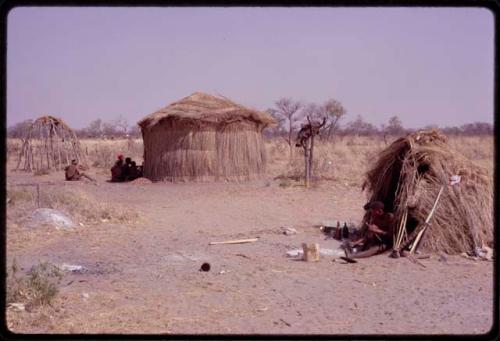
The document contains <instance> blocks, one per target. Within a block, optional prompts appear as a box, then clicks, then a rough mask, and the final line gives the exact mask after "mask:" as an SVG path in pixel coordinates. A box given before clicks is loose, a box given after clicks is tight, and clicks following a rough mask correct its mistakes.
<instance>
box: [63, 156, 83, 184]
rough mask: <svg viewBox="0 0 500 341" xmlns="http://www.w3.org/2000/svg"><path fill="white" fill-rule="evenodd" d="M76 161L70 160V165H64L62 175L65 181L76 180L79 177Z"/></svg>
mask: <svg viewBox="0 0 500 341" xmlns="http://www.w3.org/2000/svg"><path fill="white" fill-rule="evenodd" d="M77 166H78V161H77V160H71V165H69V166H66V168H64V175H65V177H66V181H78V180H80V178H81V174H80V172H79V171H78V168H77Z"/></svg>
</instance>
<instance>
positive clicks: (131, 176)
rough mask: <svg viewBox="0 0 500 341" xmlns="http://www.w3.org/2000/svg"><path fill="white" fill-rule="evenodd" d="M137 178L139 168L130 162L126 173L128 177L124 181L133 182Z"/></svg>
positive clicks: (133, 162)
mask: <svg viewBox="0 0 500 341" xmlns="http://www.w3.org/2000/svg"><path fill="white" fill-rule="evenodd" d="M138 177H139V168H138V167H137V165H136V163H135V161H131V162H130V168H129V171H128V176H127V179H125V181H134V180H135V179H137V178H138Z"/></svg>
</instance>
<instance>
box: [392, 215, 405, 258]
mask: <svg viewBox="0 0 500 341" xmlns="http://www.w3.org/2000/svg"><path fill="white" fill-rule="evenodd" d="M407 218H408V209H407V208H405V210H404V213H403V217H401V221H400V223H399V228H398V232H397V237H396V245H395V248H394V249H396V250H397V249H399V247H400V245H401V242H402V239H403V235H404V230H405V228H406V220H407Z"/></svg>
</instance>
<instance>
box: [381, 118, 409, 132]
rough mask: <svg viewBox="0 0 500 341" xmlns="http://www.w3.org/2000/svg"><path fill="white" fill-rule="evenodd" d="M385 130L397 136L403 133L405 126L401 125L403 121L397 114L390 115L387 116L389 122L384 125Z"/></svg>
mask: <svg viewBox="0 0 500 341" xmlns="http://www.w3.org/2000/svg"><path fill="white" fill-rule="evenodd" d="M385 132H386V133H387V134H388V135H393V136H398V135H402V134H404V133H405V128H404V127H403V123H402V122H401V119H400V118H399V116H392V117H391V118H389V122H388V123H387V126H386V127H385Z"/></svg>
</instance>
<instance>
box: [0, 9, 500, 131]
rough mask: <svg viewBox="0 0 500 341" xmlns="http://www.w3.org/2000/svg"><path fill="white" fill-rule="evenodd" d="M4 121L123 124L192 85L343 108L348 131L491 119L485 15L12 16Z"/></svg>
mask: <svg viewBox="0 0 500 341" xmlns="http://www.w3.org/2000/svg"><path fill="white" fill-rule="evenodd" d="M7 23H8V28H7V30H8V31H7V32H8V35H7V124H8V125H11V124H13V123H16V122H19V121H21V120H25V119H28V118H34V117H37V116H40V115H41V114H43V113H49V114H52V115H54V116H58V117H61V118H63V119H64V120H66V121H67V122H68V123H69V124H70V125H71V126H73V127H75V128H81V127H84V126H86V125H88V123H89V122H90V121H92V120H94V119H97V118H102V119H103V120H112V119H114V118H116V117H118V116H119V115H123V116H124V117H125V118H127V120H128V121H129V123H135V122H137V121H138V120H139V119H141V118H142V117H143V116H145V115H147V114H149V113H151V112H153V111H155V110H156V109H159V108H161V107H163V106H165V105H167V104H169V103H171V102H172V101H175V100H178V99H180V98H182V97H185V96H188V95H190V94H191V93H193V92H196V91H203V92H208V93H212V94H217V93H219V94H222V95H224V96H226V97H229V98H231V99H232V100H234V101H236V102H239V103H241V104H244V105H247V106H250V107H253V108H255V109H259V110H265V109H267V108H269V107H272V105H273V103H274V102H275V101H276V100H278V99H279V98H280V97H284V96H287V97H288V96H290V97H292V98H294V99H297V100H302V101H305V102H318V103H319V102H323V101H324V100H326V99H329V98H335V99H337V100H338V101H340V102H341V103H342V104H343V105H344V107H345V108H346V109H347V112H348V115H347V116H346V118H345V119H344V123H345V122H347V121H350V120H353V119H355V118H356V116H357V115H362V116H363V117H364V118H365V119H366V120H367V121H369V122H371V123H374V124H376V125H379V124H381V123H384V122H386V121H387V120H388V118H389V117H390V116H393V115H399V116H400V117H401V119H402V121H403V124H404V125H405V126H407V127H421V126H425V125H428V124H437V125H440V126H442V125H461V124H464V123H469V122H473V121H485V122H493V71H494V55H493V51H494V17H493V15H492V13H491V12H489V11H488V10H486V9H480V8H91V7H88V8H83V7H78V8H76V7H75V8H61V7H59V8H58V7H45V8H42V7H24V8H16V9H14V10H12V11H11V12H10V13H9V16H8V22H7Z"/></svg>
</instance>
